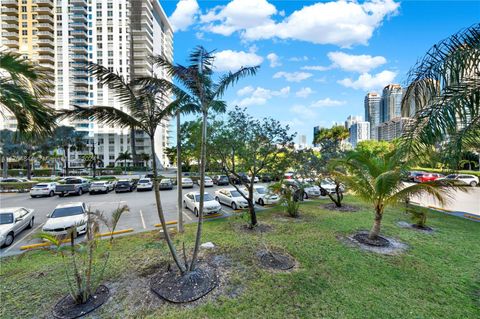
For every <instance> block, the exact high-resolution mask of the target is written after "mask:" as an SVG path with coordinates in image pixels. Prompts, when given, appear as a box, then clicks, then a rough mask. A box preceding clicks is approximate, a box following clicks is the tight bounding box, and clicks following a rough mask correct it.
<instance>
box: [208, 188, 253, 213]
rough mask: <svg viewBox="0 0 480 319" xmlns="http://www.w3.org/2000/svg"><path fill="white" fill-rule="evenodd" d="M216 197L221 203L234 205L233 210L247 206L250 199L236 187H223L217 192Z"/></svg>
mask: <svg viewBox="0 0 480 319" xmlns="http://www.w3.org/2000/svg"><path fill="white" fill-rule="evenodd" d="M215 199H216V200H217V201H218V202H219V203H220V204H225V205H228V206H230V207H232V209H233V210H237V209H239V208H247V207H248V201H247V200H246V199H245V198H244V197H243V196H242V194H240V192H239V191H237V190H236V189H235V188H221V189H219V190H217V191H216V192H215Z"/></svg>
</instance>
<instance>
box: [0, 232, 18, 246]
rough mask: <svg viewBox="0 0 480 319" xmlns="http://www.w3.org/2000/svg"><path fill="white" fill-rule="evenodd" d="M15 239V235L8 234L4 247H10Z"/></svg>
mask: <svg viewBox="0 0 480 319" xmlns="http://www.w3.org/2000/svg"><path fill="white" fill-rule="evenodd" d="M14 239H15V235H14V234H13V233H8V235H7V237H5V243H4V244H3V246H4V247H8V246H10V245H11V244H12V243H13V240H14Z"/></svg>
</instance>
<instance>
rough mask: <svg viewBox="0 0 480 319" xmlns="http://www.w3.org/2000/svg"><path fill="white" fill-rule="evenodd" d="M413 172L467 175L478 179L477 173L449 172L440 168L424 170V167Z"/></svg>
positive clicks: (479, 173)
mask: <svg viewBox="0 0 480 319" xmlns="http://www.w3.org/2000/svg"><path fill="white" fill-rule="evenodd" d="M413 170H416V171H424V172H429V173H440V174H468V175H475V176H477V177H478V178H480V172H479V171H468V170H460V171H451V170H445V169H440V168H426V167H416V168H414V169H413Z"/></svg>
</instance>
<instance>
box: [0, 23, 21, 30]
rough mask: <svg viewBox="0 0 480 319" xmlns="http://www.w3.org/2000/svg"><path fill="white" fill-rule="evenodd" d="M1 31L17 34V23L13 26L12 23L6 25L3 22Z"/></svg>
mask: <svg viewBox="0 0 480 319" xmlns="http://www.w3.org/2000/svg"><path fill="white" fill-rule="evenodd" d="M2 30H5V31H17V32H18V23H17V24H14V23H6V22H3V23H2Z"/></svg>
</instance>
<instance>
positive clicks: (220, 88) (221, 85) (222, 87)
mask: <svg viewBox="0 0 480 319" xmlns="http://www.w3.org/2000/svg"><path fill="white" fill-rule="evenodd" d="M258 69H260V66H259V65H257V66H252V67H242V68H241V69H240V70H238V71H236V72H233V73H232V72H228V73H227V74H224V75H222V76H221V77H220V80H219V81H218V84H217V85H215V86H214V93H213V96H214V97H215V98H216V99H218V98H221V97H222V96H223V95H224V94H225V91H226V90H227V89H228V88H229V87H230V86H232V85H234V84H235V83H237V82H238V81H239V80H240V79H242V78H244V77H247V76H251V75H255V74H257V71H258Z"/></svg>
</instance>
